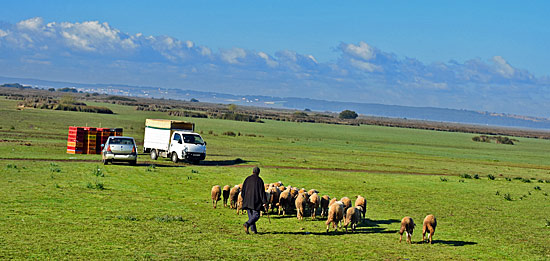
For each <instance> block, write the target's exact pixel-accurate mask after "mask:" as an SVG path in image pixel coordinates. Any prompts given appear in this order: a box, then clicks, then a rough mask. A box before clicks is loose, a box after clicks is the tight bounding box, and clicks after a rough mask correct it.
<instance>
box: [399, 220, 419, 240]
mask: <svg viewBox="0 0 550 261" xmlns="http://www.w3.org/2000/svg"><path fill="white" fill-rule="evenodd" d="M415 226H416V225H415V224H414V221H413V219H412V218H411V217H404V218H403V219H402V220H401V229H400V230H399V234H400V236H399V243H401V240H402V239H403V232H406V233H407V243H409V244H412V243H411V236H412V234H413V231H414V227H415Z"/></svg>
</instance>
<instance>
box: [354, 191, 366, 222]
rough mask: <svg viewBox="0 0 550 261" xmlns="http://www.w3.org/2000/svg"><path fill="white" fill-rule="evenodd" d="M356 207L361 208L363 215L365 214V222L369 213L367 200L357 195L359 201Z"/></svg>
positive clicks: (356, 202) (356, 201)
mask: <svg viewBox="0 0 550 261" xmlns="http://www.w3.org/2000/svg"><path fill="white" fill-rule="evenodd" d="M355 206H361V212H362V213H361V214H363V219H362V221H365V214H366V213H367V200H366V199H365V198H364V197H362V196H361V195H357V199H356V200H355Z"/></svg>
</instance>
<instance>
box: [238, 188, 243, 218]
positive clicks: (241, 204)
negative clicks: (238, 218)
mask: <svg viewBox="0 0 550 261" xmlns="http://www.w3.org/2000/svg"><path fill="white" fill-rule="evenodd" d="M237 198H238V199H237V215H239V212H241V213H240V214H243V213H244V211H243V196H242V195H241V192H239V196H238V197H237Z"/></svg>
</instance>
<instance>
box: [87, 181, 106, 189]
mask: <svg viewBox="0 0 550 261" xmlns="http://www.w3.org/2000/svg"><path fill="white" fill-rule="evenodd" d="M86 188H89V189H98V190H104V189H105V185H104V184H103V183H102V182H98V181H97V180H96V181H95V182H94V183H93V184H92V183H91V182H88V184H86Z"/></svg>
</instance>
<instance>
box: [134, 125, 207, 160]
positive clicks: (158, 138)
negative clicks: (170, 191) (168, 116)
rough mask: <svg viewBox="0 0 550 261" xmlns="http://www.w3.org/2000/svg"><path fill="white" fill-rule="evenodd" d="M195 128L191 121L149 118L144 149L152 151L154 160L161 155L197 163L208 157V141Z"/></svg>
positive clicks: (146, 151) (147, 151)
mask: <svg viewBox="0 0 550 261" xmlns="http://www.w3.org/2000/svg"><path fill="white" fill-rule="evenodd" d="M194 128H195V124H194V123H191V122H184V121H176V120H159V119H147V120H146V121H145V135H144V138H143V151H144V152H145V153H150V155H151V159H153V160H156V159H157V158H158V157H159V156H160V157H165V158H170V159H172V161H173V162H178V161H180V160H187V161H190V162H192V163H195V164H197V163H199V162H200V161H201V160H204V159H205V158H206V142H205V141H204V139H203V138H202V137H201V135H199V134H198V133H195V132H193V131H194Z"/></svg>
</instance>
